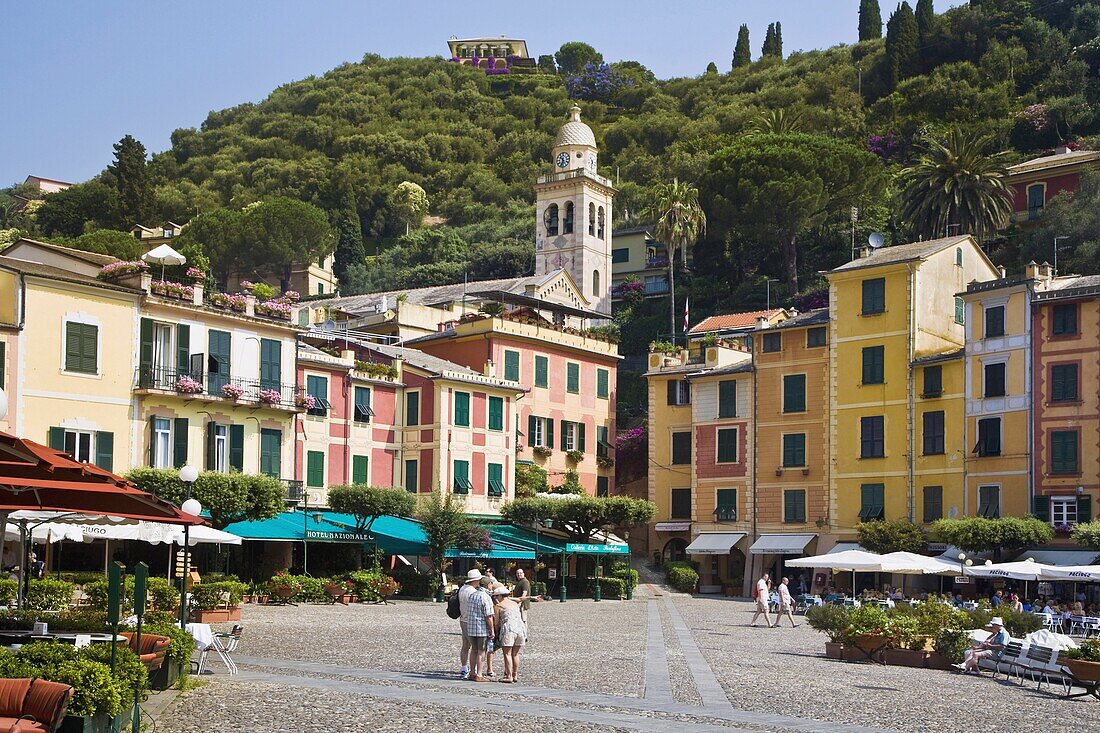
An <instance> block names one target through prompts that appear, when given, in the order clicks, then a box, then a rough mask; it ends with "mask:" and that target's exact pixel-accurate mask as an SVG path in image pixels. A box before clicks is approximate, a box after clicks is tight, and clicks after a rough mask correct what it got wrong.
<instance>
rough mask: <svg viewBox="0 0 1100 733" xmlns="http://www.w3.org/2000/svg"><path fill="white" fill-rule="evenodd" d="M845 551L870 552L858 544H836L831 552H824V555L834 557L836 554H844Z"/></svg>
mask: <svg viewBox="0 0 1100 733" xmlns="http://www.w3.org/2000/svg"><path fill="white" fill-rule="evenodd" d="M846 550H859V551H860V552H870V551H869V550H868V549H867V548H866V547H864V546H863V545H861V544H859V543H858V542H837V543H836V545H834V546H833V548H832V549H831V550H829V551H828V552H826V553H825V554H826V555H834V554H836V553H838V552H844V551H846Z"/></svg>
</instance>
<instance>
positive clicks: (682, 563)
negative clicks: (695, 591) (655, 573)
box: [663, 560, 699, 575]
mask: <svg viewBox="0 0 1100 733" xmlns="http://www.w3.org/2000/svg"><path fill="white" fill-rule="evenodd" d="M673 568H690V569H691V570H694V571H695V572H699V563H696V562H692V561H690V560H669V561H668V562H666V563H665V564H664V566H663V569H664V571H665V574H666V575H667V574H668V571H670V570H672V569H673Z"/></svg>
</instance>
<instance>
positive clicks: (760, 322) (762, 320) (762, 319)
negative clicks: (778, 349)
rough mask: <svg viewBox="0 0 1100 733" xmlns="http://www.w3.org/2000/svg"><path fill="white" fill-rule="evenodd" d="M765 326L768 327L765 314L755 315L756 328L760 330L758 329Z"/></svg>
mask: <svg viewBox="0 0 1100 733" xmlns="http://www.w3.org/2000/svg"><path fill="white" fill-rule="evenodd" d="M767 327H768V317H767V316H757V317H756V330H757V331H760V330H763V329H765V328H767Z"/></svg>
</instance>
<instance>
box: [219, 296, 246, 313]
mask: <svg viewBox="0 0 1100 733" xmlns="http://www.w3.org/2000/svg"><path fill="white" fill-rule="evenodd" d="M210 303H211V304H212V305H214V306H216V307H218V308H229V309H231V310H235V311H238V312H244V310H245V308H246V307H247V306H248V299H247V297H246V296H244V295H241V294H240V293H211V294H210Z"/></svg>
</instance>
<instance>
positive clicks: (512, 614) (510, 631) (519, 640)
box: [493, 584, 527, 682]
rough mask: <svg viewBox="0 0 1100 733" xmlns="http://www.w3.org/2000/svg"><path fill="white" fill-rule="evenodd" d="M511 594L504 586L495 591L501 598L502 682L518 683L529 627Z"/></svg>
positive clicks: (499, 618)
mask: <svg viewBox="0 0 1100 733" xmlns="http://www.w3.org/2000/svg"><path fill="white" fill-rule="evenodd" d="M511 592H512V591H510V590H509V589H508V588H507V587H506V586H505V585H504V584H499V585H498V586H497V587H495V588H494V589H493V596H494V597H500V603H498V604H497V609H496V611H497V623H498V624H499V626H498V627H497V628H499V629H500V648H501V651H503V652H504V677H503V678H501V680H500V681H501V682H516V681H518V679H519V650H520V649H522V648H523V645H524V644H525V643H527V625H526V624H524V623H523V617H522V616H521V615H520V606H519V604H518V603H516V601H515V600H514V599H513V598H511V597H510V595H511Z"/></svg>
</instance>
